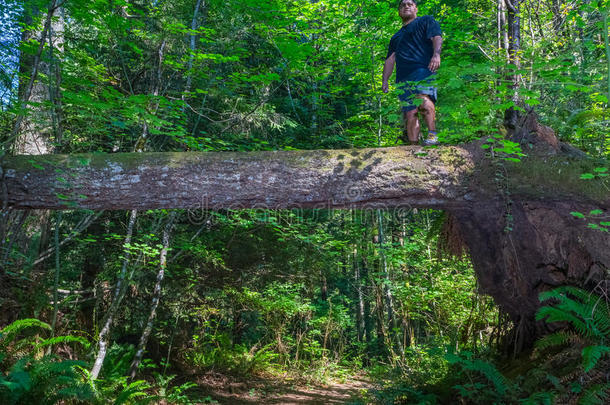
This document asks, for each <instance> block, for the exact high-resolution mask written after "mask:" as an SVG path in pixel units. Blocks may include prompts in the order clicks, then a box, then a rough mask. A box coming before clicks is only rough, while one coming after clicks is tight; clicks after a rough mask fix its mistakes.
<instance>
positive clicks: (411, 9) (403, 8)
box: [398, 0, 417, 18]
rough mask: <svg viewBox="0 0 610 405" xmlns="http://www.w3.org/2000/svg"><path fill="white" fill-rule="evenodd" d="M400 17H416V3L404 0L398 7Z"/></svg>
mask: <svg viewBox="0 0 610 405" xmlns="http://www.w3.org/2000/svg"><path fill="white" fill-rule="evenodd" d="M398 15H399V16H400V18H415V17H417V5H416V4H415V3H413V1H411V0H404V1H403V2H402V3H400V7H399V8H398Z"/></svg>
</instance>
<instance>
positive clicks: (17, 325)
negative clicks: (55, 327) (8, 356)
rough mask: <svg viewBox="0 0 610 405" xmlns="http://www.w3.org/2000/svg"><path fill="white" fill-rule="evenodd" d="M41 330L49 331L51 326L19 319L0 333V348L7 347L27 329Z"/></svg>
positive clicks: (33, 320) (37, 321)
mask: <svg viewBox="0 0 610 405" xmlns="http://www.w3.org/2000/svg"><path fill="white" fill-rule="evenodd" d="M34 327H35V328H41V329H46V330H51V325H49V324H48V323H45V322H42V321H39V320H38V319H35V318H26V319H20V320H18V321H15V322H13V323H11V324H10V325H8V326H7V327H6V328H4V329H2V330H1V331H0V348H5V347H6V346H8V345H9V344H10V343H11V342H12V341H13V340H14V339H15V337H16V336H17V335H18V334H19V333H20V332H22V331H23V330H25V329H27V328H34Z"/></svg>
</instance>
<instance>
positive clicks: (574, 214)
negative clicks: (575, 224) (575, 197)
mask: <svg viewBox="0 0 610 405" xmlns="http://www.w3.org/2000/svg"><path fill="white" fill-rule="evenodd" d="M570 214H571V215H573V216H575V217H576V218H581V219H582V218H584V217H585V216H584V215H583V214H582V213H580V212H577V211H572V212H570Z"/></svg>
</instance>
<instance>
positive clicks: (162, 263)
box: [129, 211, 176, 380]
mask: <svg viewBox="0 0 610 405" xmlns="http://www.w3.org/2000/svg"><path fill="white" fill-rule="evenodd" d="M175 217H176V213H175V211H174V212H172V213H171V214H170V216H169V219H168V220H167V224H166V226H165V229H164V230H163V247H162V248H161V252H160V253H159V271H158V272H157V280H156V282H155V288H154V290H153V296H152V301H151V304H150V313H149V315H148V320H147V321H146V326H145V327H144V331H142V336H140V341H139V342H138V347H137V349H136V354H135V355H134V357H133V361H132V362H131V367H130V370H129V376H130V378H131V379H132V380H133V379H134V378H136V373H137V372H138V368H139V367H140V363H141V362H142V358H143V357H144V350H145V349H146V344H147V343H148V338H149V337H150V334H151V332H152V328H153V324H154V322H155V317H156V316H157V307H158V306H159V301H160V300H161V283H163V278H164V277H165V267H166V265H167V251H168V250H169V238H170V234H171V230H172V227H173V225H174V218H175Z"/></svg>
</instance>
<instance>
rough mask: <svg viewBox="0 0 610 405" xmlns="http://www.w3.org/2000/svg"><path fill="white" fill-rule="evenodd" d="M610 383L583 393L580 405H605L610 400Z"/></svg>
mask: <svg viewBox="0 0 610 405" xmlns="http://www.w3.org/2000/svg"><path fill="white" fill-rule="evenodd" d="M609 392H610V383H605V384H595V385H593V386H591V387H589V388H588V389H586V390H585V392H583V394H582V395H581V397H580V400H579V401H578V403H579V404H580V405H604V404H607V403H608V400H609V399H610V395H608V394H609Z"/></svg>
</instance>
